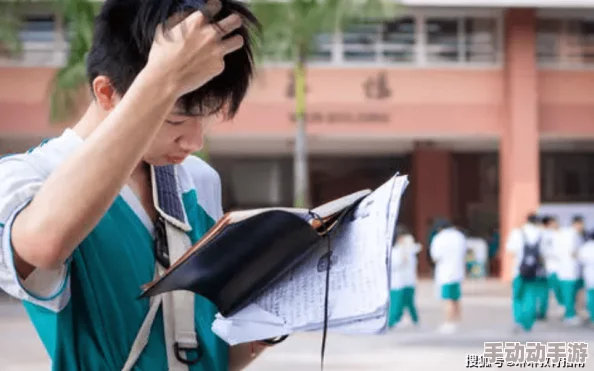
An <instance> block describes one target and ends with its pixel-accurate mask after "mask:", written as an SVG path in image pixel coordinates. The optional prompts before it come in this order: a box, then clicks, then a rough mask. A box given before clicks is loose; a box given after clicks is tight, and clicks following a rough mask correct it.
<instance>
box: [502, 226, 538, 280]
mask: <svg viewBox="0 0 594 371" xmlns="http://www.w3.org/2000/svg"><path fill="white" fill-rule="evenodd" d="M543 237H544V235H543V230H542V229H541V228H539V227H538V226H536V225H534V224H530V223H526V224H524V226H522V227H521V228H516V229H514V230H512V231H511V233H510V234H509V238H508V239H507V244H506V250H507V251H508V252H509V253H511V254H513V255H514V266H513V275H512V277H514V278H516V277H517V276H518V275H519V273H520V264H522V258H523V256H524V245H525V244H526V243H529V244H535V243H537V242H538V241H539V239H540V242H541V247H542V242H543V240H542V239H543ZM541 252H542V250H541Z"/></svg>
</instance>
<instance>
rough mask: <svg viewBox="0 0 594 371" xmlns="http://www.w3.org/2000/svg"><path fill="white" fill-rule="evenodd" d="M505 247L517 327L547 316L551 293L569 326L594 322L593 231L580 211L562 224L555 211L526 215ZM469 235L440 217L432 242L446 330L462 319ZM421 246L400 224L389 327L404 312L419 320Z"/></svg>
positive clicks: (523, 328)
mask: <svg viewBox="0 0 594 371" xmlns="http://www.w3.org/2000/svg"><path fill="white" fill-rule="evenodd" d="M506 242H507V243H506V251H507V253H508V254H510V255H511V256H512V258H513V261H514V264H513V281H512V312H513V319H514V330H515V331H530V330H531V329H532V327H533V326H534V323H535V322H536V321H537V320H546V319H547V318H548V312H549V300H550V299H549V297H553V298H554V300H556V301H557V302H558V304H559V306H560V308H562V309H563V313H562V319H563V322H564V323H566V324H568V325H572V326H575V325H581V324H589V323H594V233H587V232H586V231H585V228H584V220H583V218H582V217H581V216H576V217H574V218H573V221H572V223H571V225H570V226H565V227H560V226H559V223H558V221H557V219H556V218H555V217H552V216H544V217H539V216H537V215H535V214H531V215H529V216H528V218H527V220H526V222H525V223H524V224H523V225H522V226H520V227H518V228H516V229H514V230H513V231H511V233H510V235H509V238H508V239H507V241H506ZM467 249H468V239H467V237H466V235H465V234H464V233H463V232H462V230H461V229H460V228H458V227H456V226H455V225H453V224H452V223H450V222H448V221H446V220H441V221H440V222H439V223H438V225H437V226H436V233H435V234H434V235H433V236H432V238H431V240H430V242H429V249H428V253H429V257H430V259H431V262H432V263H434V278H435V283H436V288H437V289H438V294H439V297H440V299H441V300H442V301H443V302H444V310H445V322H444V323H443V325H442V326H440V328H439V331H440V332H442V333H453V332H455V331H456V330H457V326H458V324H459V323H460V320H461V308H460V299H461V296H462V290H461V283H462V282H463V280H464V278H465V276H466V255H467ZM421 250H422V248H421V245H420V244H419V243H418V242H416V241H415V239H414V237H413V235H412V234H411V233H410V232H408V231H407V230H406V229H405V228H404V227H401V226H399V227H398V228H397V233H396V238H395V243H394V246H393V249H392V262H391V264H392V265H391V298H390V299H391V301H390V313H389V327H395V326H398V327H400V326H404V325H406V324H407V321H403V317H404V313H405V312H408V313H409V315H410V319H411V320H412V323H413V324H415V325H417V324H418V323H419V315H418V311H417V308H416V305H415V287H416V283H417V263H418V258H417V256H418V254H419V252H420V251H421Z"/></svg>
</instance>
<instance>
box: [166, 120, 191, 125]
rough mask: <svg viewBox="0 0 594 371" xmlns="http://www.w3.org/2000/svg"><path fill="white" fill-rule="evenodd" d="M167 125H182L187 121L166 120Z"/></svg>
mask: <svg viewBox="0 0 594 371" xmlns="http://www.w3.org/2000/svg"><path fill="white" fill-rule="evenodd" d="M165 122H166V123H168V124H169V125H181V124H183V123H184V122H186V120H180V121H178V120H165Z"/></svg>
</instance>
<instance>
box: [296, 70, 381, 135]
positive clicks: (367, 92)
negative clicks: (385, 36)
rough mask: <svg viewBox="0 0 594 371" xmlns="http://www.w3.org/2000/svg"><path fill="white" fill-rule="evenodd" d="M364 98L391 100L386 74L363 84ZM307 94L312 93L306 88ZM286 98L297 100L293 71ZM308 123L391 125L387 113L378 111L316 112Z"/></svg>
mask: <svg viewBox="0 0 594 371" xmlns="http://www.w3.org/2000/svg"><path fill="white" fill-rule="evenodd" d="M361 88H362V93H363V95H362V97H361V100H362V101H364V100H365V99H371V100H383V99H386V98H389V97H390V96H391V95H392V91H391V89H390V87H389V84H388V78H387V76H386V74H385V73H384V72H378V73H377V74H376V75H372V76H370V77H368V78H367V79H366V80H364V81H363V83H362V84H361ZM305 89H306V91H305V92H306V93H308V92H309V91H310V89H309V87H307V86H306V88H305ZM285 96H286V97H287V98H289V99H293V98H295V76H294V74H293V72H292V71H289V74H288V83H287V87H286V91H285ZM305 117H306V122H308V123H330V124H332V123H340V124H352V123H357V124H359V123H360V124H365V123H369V124H377V123H389V122H390V116H389V114H387V113H385V112H377V111H369V110H367V111H359V110H357V111H356V112H348V111H324V112H322V111H314V112H308V113H307V114H306V116H305ZM289 119H290V120H291V121H292V122H295V120H296V117H295V114H291V115H290V118H289Z"/></svg>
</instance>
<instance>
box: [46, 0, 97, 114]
mask: <svg viewBox="0 0 594 371" xmlns="http://www.w3.org/2000/svg"><path fill="white" fill-rule="evenodd" d="M100 5H101V2H97V1H92V0H55V6H56V10H57V13H58V14H59V15H61V17H62V19H63V21H64V23H65V25H66V29H65V32H66V40H67V42H68V56H67V58H66V63H65V64H64V66H62V67H61V68H60V69H59V70H58V71H57V73H56V75H55V76H54V79H53V81H52V84H51V90H50V120H51V121H52V122H61V121H64V120H69V119H71V118H72V117H73V115H74V114H75V113H76V112H77V111H78V109H79V108H80V107H79V105H80V103H81V102H80V99H79V97H80V93H81V89H83V88H84V87H85V86H86V84H87V75H86V63H85V60H86V57H87V53H88V52H89V50H90V49H91V43H92V40H93V25H94V18H95V15H96V14H97V12H98V10H99V7H100Z"/></svg>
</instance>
